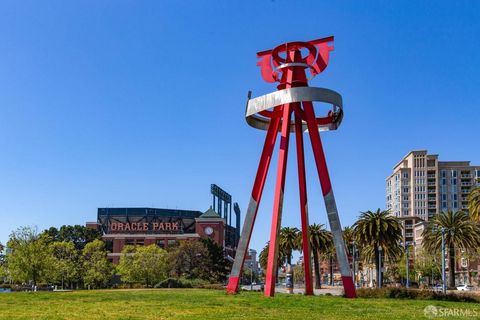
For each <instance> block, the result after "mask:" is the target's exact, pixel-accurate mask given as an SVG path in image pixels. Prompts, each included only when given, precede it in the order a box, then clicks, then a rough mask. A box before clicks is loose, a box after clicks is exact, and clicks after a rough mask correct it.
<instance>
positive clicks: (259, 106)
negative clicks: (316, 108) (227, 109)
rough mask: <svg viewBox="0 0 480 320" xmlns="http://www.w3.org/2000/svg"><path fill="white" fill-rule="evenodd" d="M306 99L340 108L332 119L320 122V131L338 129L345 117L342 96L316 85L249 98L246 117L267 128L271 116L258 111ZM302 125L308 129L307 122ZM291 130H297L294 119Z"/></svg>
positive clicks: (253, 123) (255, 126)
mask: <svg viewBox="0 0 480 320" xmlns="http://www.w3.org/2000/svg"><path fill="white" fill-rule="evenodd" d="M306 101H310V102H313V101H317V102H324V103H329V104H332V105H333V106H334V107H337V108H338V110H335V111H334V113H333V116H332V119H333V120H332V121H330V122H328V123H322V124H318V130H319V131H329V130H336V129H337V128H338V127H339V126H340V123H341V122H342V118H343V103H342V96H341V95H340V94H339V93H337V92H335V91H333V90H330V89H325V88H315V87H295V88H289V89H283V90H278V91H275V92H272V93H269V94H266V95H263V96H260V97H257V98H253V99H249V100H248V102H247V110H246V114H245V118H246V121H247V123H248V124H249V125H250V126H251V127H254V128H257V129H261V130H267V129H268V126H269V124H270V118H267V117H262V116H259V115H257V114H258V113H260V112H262V111H265V110H268V109H272V108H275V107H278V106H281V105H283V104H287V103H295V102H306ZM317 119H318V118H317ZM320 119H322V118H320ZM323 119H325V118H323ZM302 127H303V131H306V129H307V126H306V124H305V122H303V125H302ZM290 131H291V132H295V124H294V121H291V122H290Z"/></svg>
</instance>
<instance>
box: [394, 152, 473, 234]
mask: <svg viewBox="0 0 480 320" xmlns="http://www.w3.org/2000/svg"><path fill="white" fill-rule="evenodd" d="M386 182H387V190H386V191H387V198H386V200H387V209H388V210H390V212H391V214H393V215H395V216H396V217H398V218H400V219H401V220H404V227H405V228H404V237H405V241H414V240H415V237H414V233H413V232H414V227H415V225H416V224H418V223H421V222H424V221H428V219H429V218H431V217H433V216H434V215H435V214H437V213H439V212H443V211H449V210H451V211H458V210H463V211H468V203H467V196H468V193H469V192H470V190H471V189H472V188H473V187H475V186H477V185H479V182H480V166H471V165H470V161H439V160H438V155H436V154H427V150H418V151H412V152H410V153H408V154H407V155H406V156H405V157H404V158H403V159H402V160H400V162H399V163H397V164H396V165H395V167H394V168H393V174H392V175H390V176H389V177H388V178H387V181H386Z"/></svg>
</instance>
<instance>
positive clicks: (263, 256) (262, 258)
mask: <svg viewBox="0 0 480 320" xmlns="http://www.w3.org/2000/svg"><path fill="white" fill-rule="evenodd" d="M269 248H270V241H269V242H267V244H266V245H265V247H263V249H262V251H260V254H259V255H258V262H260V267H262V269H263V270H267V264H268V250H269ZM285 260H286V254H285V252H284V251H283V250H282V248H279V250H278V256H277V270H276V279H278V266H281V265H283V264H284V263H285Z"/></svg>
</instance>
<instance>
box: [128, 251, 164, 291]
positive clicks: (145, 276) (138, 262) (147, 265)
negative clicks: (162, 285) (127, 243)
mask: <svg viewBox="0 0 480 320" xmlns="http://www.w3.org/2000/svg"><path fill="white" fill-rule="evenodd" d="M125 254H127V255H131V256H132V260H133V261H132V262H133V263H131V264H123V265H119V269H120V270H121V268H122V267H127V266H130V267H131V268H132V269H133V270H131V271H130V275H131V276H133V279H134V280H135V282H137V283H141V284H144V285H147V286H148V287H153V286H154V285H155V284H157V283H158V282H160V281H162V280H164V279H165V278H166V277H167V272H168V264H167V252H166V251H165V250H163V249H161V248H159V247H158V246H157V245H155V244H151V245H149V246H136V247H134V251H133V252H132V251H131V249H130V248H129V249H127V250H126V251H125Z"/></svg>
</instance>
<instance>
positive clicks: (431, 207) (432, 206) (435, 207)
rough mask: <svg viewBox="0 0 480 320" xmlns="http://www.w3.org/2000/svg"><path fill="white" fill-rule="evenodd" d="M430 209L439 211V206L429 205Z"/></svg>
mask: <svg viewBox="0 0 480 320" xmlns="http://www.w3.org/2000/svg"><path fill="white" fill-rule="evenodd" d="M428 209H437V206H436V205H429V206H428Z"/></svg>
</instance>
